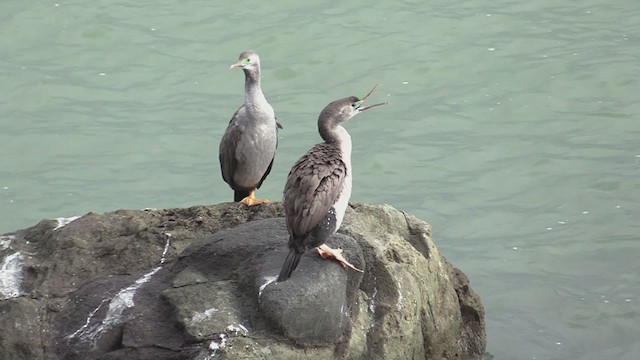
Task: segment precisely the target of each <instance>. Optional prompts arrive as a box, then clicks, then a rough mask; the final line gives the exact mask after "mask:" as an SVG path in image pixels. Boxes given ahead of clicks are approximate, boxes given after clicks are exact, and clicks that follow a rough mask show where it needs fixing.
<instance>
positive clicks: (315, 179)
mask: <svg viewBox="0 0 640 360" xmlns="http://www.w3.org/2000/svg"><path fill="white" fill-rule="evenodd" d="M346 175H347V168H346V165H345V163H344V162H343V161H342V160H341V152H340V150H339V149H338V148H337V147H336V146H333V145H331V144H326V143H323V144H318V145H316V146H314V147H313V148H312V149H311V150H309V152H307V153H306V154H305V155H304V156H303V157H302V158H300V160H298V162H296V163H295V165H293V168H291V171H290V172H289V177H288V178H287V184H286V185H285V189H284V207H285V213H286V219H287V228H288V230H289V233H290V235H292V236H302V235H305V234H307V233H309V232H310V231H311V230H312V229H313V228H314V227H315V226H316V225H318V224H319V223H320V221H322V220H323V219H324V218H325V217H326V215H327V212H328V211H329V209H330V208H331V206H332V205H333V204H334V203H335V201H336V199H337V198H338V195H339V194H340V191H341V189H342V186H343V184H344V179H345V177H346Z"/></svg>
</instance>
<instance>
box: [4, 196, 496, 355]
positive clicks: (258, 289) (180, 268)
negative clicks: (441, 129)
mask: <svg viewBox="0 0 640 360" xmlns="http://www.w3.org/2000/svg"><path fill="white" fill-rule="evenodd" d="M282 215H283V212H282V206H281V204H269V205H261V206H257V207H252V208H247V207H246V206H244V205H239V204H235V203H226V204H220V205H215V206H196V207H192V208H188V209H168V210H153V211H124V210H119V211H116V212H112V213H107V214H104V215H98V214H93V213H90V214H87V215H85V216H83V217H81V218H79V219H77V220H75V221H73V222H71V223H69V224H68V225H66V226H64V227H62V228H59V229H55V228H56V226H57V225H58V224H57V223H56V222H55V221H42V222H41V223H39V224H38V225H36V226H34V227H32V228H28V229H25V230H19V231H16V232H15V233H12V234H9V236H4V237H2V239H3V246H2V247H0V261H3V260H4V259H7V258H8V257H9V256H13V258H12V259H16V258H19V259H20V264H21V269H20V271H19V276H16V277H15V279H13V278H12V279H3V283H7V282H5V281H4V280H11V281H13V280H19V282H20V283H19V285H20V288H19V294H17V296H16V294H5V295H4V298H5V300H0V314H2V316H1V317H0V353H1V354H3V359H4V358H7V359H29V360H32V359H87V358H96V359H202V360H205V359H303V358H304V359H329V358H340V359H407V358H409V359H455V358H459V359H465V358H470V359H473V358H480V357H481V356H482V354H483V353H484V349H485V332H484V311H483V308H482V305H481V303H480V299H479V297H478V296H477V295H476V294H475V293H474V292H473V290H472V289H471V288H470V287H469V283H468V279H467V278H466V276H465V275H464V273H462V272H461V271H460V270H459V269H455V268H453V267H452V266H451V265H450V264H449V262H448V261H447V260H446V259H445V258H444V257H442V256H441V255H440V254H439V253H438V250H437V249H436V247H435V245H434V244H433V242H432V241H431V238H430V236H431V229H430V228H429V226H428V225H427V224H426V223H424V222H422V221H420V220H418V219H416V218H415V217H413V216H411V215H408V214H405V213H403V212H400V211H397V210H395V209H393V208H392V207H390V206H386V205H384V206H371V205H362V204H352V205H351V208H349V209H348V210H347V214H346V218H345V221H344V224H343V226H342V228H341V230H340V233H339V234H337V235H336V236H334V237H333V238H332V239H331V241H330V243H329V245H331V246H333V247H342V248H343V249H344V250H345V256H346V257H347V258H348V259H349V260H350V261H351V262H352V263H354V265H356V266H357V267H360V268H362V269H365V273H364V274H362V273H358V272H355V271H353V270H350V269H345V268H343V267H342V266H340V265H339V264H338V263H337V262H335V261H330V260H324V259H321V258H320V257H319V256H318V255H317V253H315V252H313V251H310V252H308V253H307V254H305V256H303V258H302V260H301V262H300V265H299V266H298V268H297V269H296V271H295V272H294V273H293V276H292V277H291V278H290V279H289V280H288V281H285V282H282V283H275V282H273V281H272V280H273V279H274V278H275V276H276V275H277V273H278V271H279V270H280V266H281V265H282V262H283V260H284V257H285V256H286V253H287V251H288V249H287V246H286V244H287V232H286V229H285V226H284V221H283V219H282V218H281V217H282ZM54 229H55V230H54ZM212 234H213V235H212ZM5 239H11V241H10V242H7V241H5ZM7 244H8V245H7ZM16 253H18V254H19V256H17V255H15V254H16ZM3 274H4V273H3ZM7 274H9V273H7ZM7 276H9V275H7ZM12 276H13V275H12ZM8 283H10V281H8ZM0 299H2V297H0Z"/></svg>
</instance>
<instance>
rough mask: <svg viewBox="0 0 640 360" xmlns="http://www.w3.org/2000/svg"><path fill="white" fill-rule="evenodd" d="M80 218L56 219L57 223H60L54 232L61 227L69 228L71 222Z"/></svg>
mask: <svg viewBox="0 0 640 360" xmlns="http://www.w3.org/2000/svg"><path fill="white" fill-rule="evenodd" d="M79 218H80V216H72V217H67V218H66V217H59V218H56V221H57V222H58V226H56V227H55V228H54V229H53V230H58V229H60V228H61V227H64V226H67V225H69V223H70V222H72V221H74V220H77V219H79Z"/></svg>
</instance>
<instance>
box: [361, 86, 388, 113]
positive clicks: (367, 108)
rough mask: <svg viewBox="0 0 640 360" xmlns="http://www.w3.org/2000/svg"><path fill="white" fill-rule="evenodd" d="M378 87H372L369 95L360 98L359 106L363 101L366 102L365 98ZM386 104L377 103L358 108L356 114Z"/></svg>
mask: <svg viewBox="0 0 640 360" xmlns="http://www.w3.org/2000/svg"><path fill="white" fill-rule="evenodd" d="M378 85H380V84H376V86H374V87H373V89H371V91H369V93H368V94H367V95H365V97H364V98H362V100H360V101H359V102H360V104H363V103H364V102H365V100H367V98H368V97H369V95H371V94H372V93H373V90H375V89H376V88H377V87H378ZM387 104H388V103H386V102H383V103H378V104H373V105H368V106H359V107H358V112H362V111H365V110H369V109H371V108H374V107H376V106H381V105H387Z"/></svg>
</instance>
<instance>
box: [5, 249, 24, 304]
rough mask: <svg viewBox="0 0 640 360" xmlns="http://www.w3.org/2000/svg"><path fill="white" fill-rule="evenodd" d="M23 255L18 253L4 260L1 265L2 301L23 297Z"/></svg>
mask: <svg viewBox="0 0 640 360" xmlns="http://www.w3.org/2000/svg"><path fill="white" fill-rule="evenodd" d="M21 283H22V254H21V253H20V252H19V251H18V252H15V253H13V254H11V255H9V256H7V257H5V258H4V260H2V263H1V264H0V300H6V299H11V298H14V297H18V296H20V295H22V289H21V286H20V284H21Z"/></svg>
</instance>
